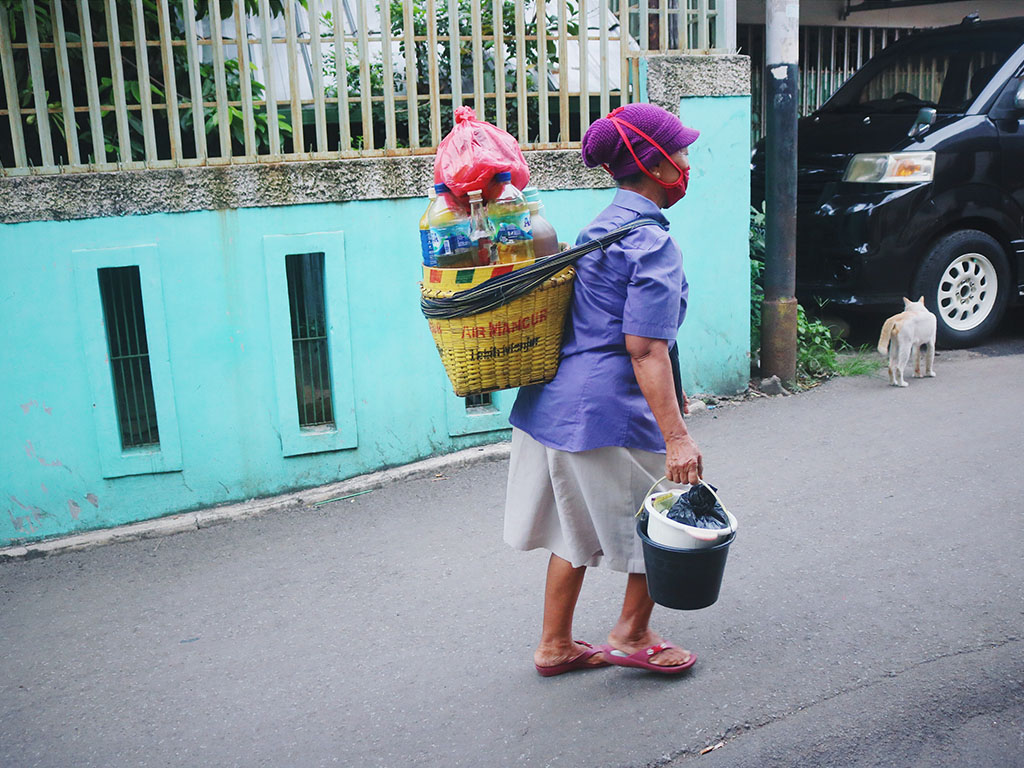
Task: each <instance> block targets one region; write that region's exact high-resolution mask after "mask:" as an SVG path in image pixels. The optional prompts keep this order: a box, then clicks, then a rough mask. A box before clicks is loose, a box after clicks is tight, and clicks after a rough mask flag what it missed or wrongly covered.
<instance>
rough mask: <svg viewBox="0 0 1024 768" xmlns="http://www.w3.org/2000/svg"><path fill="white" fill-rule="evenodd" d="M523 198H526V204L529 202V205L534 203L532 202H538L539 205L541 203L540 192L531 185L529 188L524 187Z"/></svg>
mask: <svg viewBox="0 0 1024 768" xmlns="http://www.w3.org/2000/svg"><path fill="white" fill-rule="evenodd" d="M523 197H525V198H526V202H528V203H529V202H532V201H536V202H538V203H539V202H540V190H539V189H537V188H536V187H535V186H533V185H530V186H528V187H523Z"/></svg>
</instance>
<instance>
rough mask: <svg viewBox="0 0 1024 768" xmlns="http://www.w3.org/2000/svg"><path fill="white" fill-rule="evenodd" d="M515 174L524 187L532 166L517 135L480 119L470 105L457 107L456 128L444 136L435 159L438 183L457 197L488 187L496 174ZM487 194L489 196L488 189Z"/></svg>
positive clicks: (528, 181)
mask: <svg viewBox="0 0 1024 768" xmlns="http://www.w3.org/2000/svg"><path fill="white" fill-rule="evenodd" d="M503 171H509V172H510V173H511V174H512V183H513V184H514V185H515V186H516V187H518V188H519V189H522V188H523V187H525V186H526V185H527V184H529V183H530V169H529V168H528V167H527V165H526V158H524V157H523V152H522V150H521V149H520V148H519V142H518V141H516V140H515V137H514V136H512V135H511V134H508V133H506V132H505V131H503V130H501V129H500V128H498V127H496V126H493V125H491V124H490V123H485V122H483V121H481V120H477V119H476V113H475V112H474V111H473V110H472V109H471V108H469V107H459V108H458V109H456V110H455V127H454V128H452V130H451V133H449V134H448V135H447V136H445V137H444V139H443V140H442V141H441V144H440V146H439V147H438V148H437V156H436V157H435V158H434V183H435V184H444V185H446V186H447V187H448V189H450V190H451V192H452V194H453V195H455V196H456V197H465V196H466V195H468V194H469V193H470V192H471V191H473V190H486V188H487V185H488V184H489V183H490V182H491V180H492V179H493V178H494V175H495V174H497V173H501V172H503ZM484 196H485V197H486V196H487V195H486V191H485V194H484Z"/></svg>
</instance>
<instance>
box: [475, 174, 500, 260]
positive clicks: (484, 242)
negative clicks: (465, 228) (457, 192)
mask: <svg viewBox="0 0 1024 768" xmlns="http://www.w3.org/2000/svg"><path fill="white" fill-rule="evenodd" d="M469 220H470V224H471V225H472V231H471V232H470V235H469V239H470V240H472V241H473V247H474V248H475V249H476V266H478V267H485V266H487V265H488V264H493V263H494V262H495V261H496V260H497V253H496V250H495V245H494V230H493V228H492V226H491V222H490V221H489V220H488V218H487V208H486V207H485V206H484V196H483V193H482V192H479V191H473V192H470V193H469Z"/></svg>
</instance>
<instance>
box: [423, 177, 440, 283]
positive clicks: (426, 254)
mask: <svg viewBox="0 0 1024 768" xmlns="http://www.w3.org/2000/svg"><path fill="white" fill-rule="evenodd" d="M427 198H428V201H427V208H426V210H425V211H423V215H422V216H420V253H421V255H422V258H423V263H424V264H426V265H427V266H428V267H429V266H435V265H432V264H431V263H430V262H431V260H432V256H431V249H430V206H431V205H433V204H434V200H435V199H436V198H437V191H436V190H435V189H434V188H433V187H431V188H430V189H429V190H427Z"/></svg>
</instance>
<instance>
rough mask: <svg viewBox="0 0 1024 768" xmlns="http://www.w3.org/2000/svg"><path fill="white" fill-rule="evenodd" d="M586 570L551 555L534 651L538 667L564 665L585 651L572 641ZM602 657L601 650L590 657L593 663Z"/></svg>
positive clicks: (602, 658)
mask: <svg viewBox="0 0 1024 768" xmlns="http://www.w3.org/2000/svg"><path fill="white" fill-rule="evenodd" d="M586 573H587V567H586V566H585V565H583V566H580V567H579V568H574V567H573V566H572V563H570V562H569V561H568V560H563V559H562V558H561V557H559V556H558V555H555V554H552V555H551V559H550V560H549V561H548V575H547V583H546V584H545V586H544V622H543V625H542V627H541V637H540V644H539V645H538V646H537V650H536V651H534V654H533V660H534V663H535V664H537V665H538V666H541V667H551V666H554V665H556V664H562V663H564V662H566V661H569V660H570V659H573V658H575V657H576V656H579V655H580V653H581V652H582V651H584V650H585V648H584V647H583V646H581V645H578V644H577V643H576V642H575V641H574V640H573V637H572V618H573V614H574V613H575V612H576V601H577V600H578V599H579V596H580V589H581V588H582V587H583V577H584V576H585V575H586ZM603 660H604V657H603V656H602V655H601V654H599V653H598V654H594V655H593V656H592V657H591V659H590V663H592V664H599V663H601V662H602V661H603Z"/></svg>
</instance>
